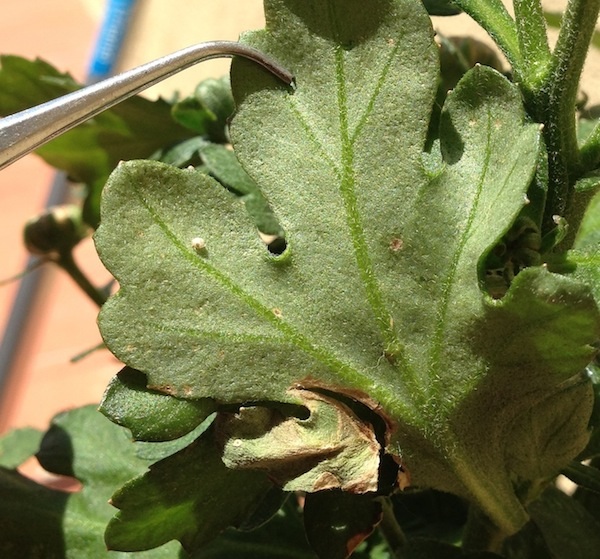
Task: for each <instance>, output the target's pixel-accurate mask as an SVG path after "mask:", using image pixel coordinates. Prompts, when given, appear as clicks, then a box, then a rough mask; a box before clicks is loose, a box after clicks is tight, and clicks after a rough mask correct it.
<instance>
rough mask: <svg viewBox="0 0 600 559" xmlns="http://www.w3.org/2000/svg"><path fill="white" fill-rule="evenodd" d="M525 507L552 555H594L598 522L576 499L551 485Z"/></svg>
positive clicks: (565, 558) (593, 558)
mask: <svg viewBox="0 0 600 559" xmlns="http://www.w3.org/2000/svg"><path fill="white" fill-rule="evenodd" d="M528 510H529V512H530V514H531V517H532V519H533V521H534V522H535V523H536V525H537V526H538V528H539V529H540V531H541V532H542V534H543V536H544V539H545V540H546V544H547V545H548V548H549V549H550V551H551V553H552V556H553V557H554V558H555V559H572V558H574V557H577V559H597V557H598V550H599V549H600V523H598V522H597V521H596V520H595V519H594V518H593V517H592V516H591V515H590V514H589V513H588V512H587V511H586V510H585V508H583V507H582V506H581V504H579V503H578V502H577V501H576V500H575V499H572V498H571V497H569V496H567V495H565V494H564V493H562V492H561V491H559V490H558V489H555V488H552V487H551V488H548V489H546V491H544V493H543V494H542V495H541V497H540V498H538V499H536V500H535V501H533V502H532V503H531V504H530V505H529V507H528Z"/></svg>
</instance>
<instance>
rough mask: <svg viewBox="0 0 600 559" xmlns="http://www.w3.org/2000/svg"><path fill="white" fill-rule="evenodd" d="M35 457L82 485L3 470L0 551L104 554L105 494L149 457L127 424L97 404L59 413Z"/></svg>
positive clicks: (168, 553) (61, 556)
mask: <svg viewBox="0 0 600 559" xmlns="http://www.w3.org/2000/svg"><path fill="white" fill-rule="evenodd" d="M38 458H39V460H40V462H41V464H42V465H43V466H45V467H46V469H47V470H48V471H51V472H53V473H58V474H62V475H73V476H75V477H76V478H77V479H78V480H79V481H80V482H81V483H82V489H81V491H79V492H77V493H64V492H62V491H56V490H52V489H48V488H46V487H42V486H40V485H38V484H36V483H34V482H33V481H31V480H29V479H27V478H25V477H23V476H21V475H20V474H18V473H17V472H14V471H8V470H5V469H0V494H1V495H2V498H1V499H0V525H1V527H2V528H1V529H0V556H1V557H6V558H13V557H14V558H17V557H39V558H42V559H67V558H69V559H79V558H81V559H84V558H86V559H87V558H88V557H90V558H91V557H94V558H96V557H98V558H101V557H108V553H107V551H106V547H105V545H104V538H103V534H104V529H105V526H106V524H107V522H108V520H109V519H110V518H111V516H112V515H113V513H114V509H113V508H112V507H111V506H110V505H109V504H108V499H109V497H110V495H111V494H112V492H113V491H114V490H115V488H116V487H118V486H119V485H122V484H123V483H124V482H125V481H127V480H128V479H130V478H132V477H134V476H135V475H137V474H139V473H140V472H141V471H143V470H144V469H145V468H146V467H147V465H148V462H147V461H143V460H140V459H138V458H137V457H136V455H135V447H134V445H133V444H132V443H131V441H130V440H129V437H128V436H127V433H126V432H125V430H124V429H122V428H120V427H118V426H116V425H114V424H113V423H111V422H110V421H108V420H107V419H106V418H105V417H103V416H102V415H101V414H100V413H98V411H97V410H96V409H95V407H94V406H87V407H84V408H80V409H76V410H73V411H70V412H66V413H64V414H60V415H58V416H56V417H55V418H54V420H53V422H52V426H51V428H50V430H49V431H48V433H46V435H45V436H44V439H43V440H42V443H41V447H40V451H39V452H38ZM178 549H179V546H178V545H177V544H170V545H168V546H165V547H162V548H160V549H156V550H153V551H152V552H149V553H147V554H142V555H140V558H143V557H147V558H148V559H175V558H176V557H178Z"/></svg>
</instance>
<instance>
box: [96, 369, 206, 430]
mask: <svg viewBox="0 0 600 559" xmlns="http://www.w3.org/2000/svg"><path fill="white" fill-rule="evenodd" d="M100 411H101V412H102V413H103V414H104V415H105V416H106V417H108V418H109V419H110V420H111V421H113V422H114V423H117V424H118V425H122V426H124V427H128V428H129V429H130V430H131V433H132V435H133V437H134V439H136V440H139V441H170V440H173V439H177V438H179V437H182V436H183V435H185V434H187V433H189V432H190V431H192V430H193V429H195V428H196V427H197V426H198V425H200V423H202V422H203V421H204V420H205V419H206V418H207V417H208V416H209V415H210V414H211V413H213V412H214V411H215V406H214V405H213V404H212V402H211V401H210V400H181V399H178V398H173V397H172V396H167V395H165V394H163V393H161V392H153V391H151V390H148V389H147V388H146V375H144V373H142V372H141V371H136V370H135V369H131V368H130V367H124V368H123V369H122V370H121V371H120V372H119V373H118V374H117V376H115V377H114V378H113V379H112V381H111V382H110V384H109V385H108V388H107V389H106V392H105V394H104V398H103V400H102V402H101V404H100ZM154 416H156V417H160V418H161V421H160V422H157V421H156V419H155V417H154Z"/></svg>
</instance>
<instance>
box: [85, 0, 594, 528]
mask: <svg viewBox="0 0 600 559" xmlns="http://www.w3.org/2000/svg"><path fill="white" fill-rule="evenodd" d="M265 9H266V20H267V29H266V30H265V31H259V32H255V33H251V34H248V35H246V36H245V37H244V41H245V42H247V43H249V44H251V45H253V46H255V47H257V48H259V49H261V50H263V51H265V52H267V53H268V54H271V55H273V56H274V57H275V58H276V59H278V60H279V61H281V62H282V63H283V64H284V65H286V66H287V67H289V68H290V69H291V70H292V71H293V72H294V73H295V75H296V80H297V88H296V90H295V91H294V92H290V91H288V90H286V89H285V88H283V87H282V86H281V85H280V84H278V83H277V81H276V79H275V78H274V77H272V76H271V75H269V74H268V73H267V72H266V71H264V70H263V69H261V68H257V67H255V65H252V64H248V63H246V62H245V61H243V60H236V61H234V66H233V70H232V88H233V93H234V98H235V100H236V103H237V105H238V112H237V115H236V117H235V118H234V120H233V123H232V130H231V135H232V140H233V143H234V146H235V149H236V153H237V155H238V158H239V160H240V162H241V164H242V166H243V167H244V168H245V171H246V172H247V173H248V174H249V176H250V177H251V178H252V180H254V181H255V182H256V184H257V185H258V186H259V187H260V189H261V191H262V193H263V194H264V195H265V197H266V199H267V200H268V202H269V205H270V207H271V208H272V209H273V211H274V214H275V216H276V217H277V219H278V221H279V223H280V224H281V226H282V228H283V230H284V232H285V238H286V242H287V249H286V251H285V252H284V253H283V254H282V255H281V256H278V257H275V256H273V255H270V254H269V253H268V252H267V250H266V249H265V247H264V245H263V244H262V243H261V241H260V240H259V238H258V235H257V231H256V228H255V227H254V226H253V223H252V221H251V219H250V218H249V217H248V215H247V214H246V212H245V210H244V208H243V207H242V203H241V202H240V201H239V200H235V199H234V198H233V197H232V195H231V194H229V193H228V192H226V191H225V190H224V189H223V188H222V187H221V186H220V185H218V184H217V183H216V182H215V181H214V180H211V179H210V178H208V177H206V176H203V175H201V174H199V173H196V172H194V171H189V170H186V171H179V170H175V169H169V168H167V167H165V166H163V165H160V164H157V163H131V164H125V165H123V166H121V167H120V168H119V169H118V170H117V171H116V172H115V173H114V174H113V176H112V178H111V179H110V181H109V184H108V186H107V189H106V192H105V198H104V201H103V224H102V226H101V227H100V229H99V231H98V234H97V237H96V242H97V246H98V250H99V252H100V254H101V256H102V258H103V260H104V262H105V264H106V265H107V267H108V268H109V269H110V270H111V271H112V272H113V273H114V274H115V276H116V277H117V279H118V281H119V283H120V285H121V290H120V292H119V293H118V294H117V295H116V296H115V297H113V298H112V299H111V300H110V301H109V302H108V303H107V304H106V305H105V306H104V308H103V310H102V313H101V317H100V325H101V330H102V333H103V336H104V339H105V341H106V343H107V345H108V346H109V348H111V350H112V351H113V352H114V353H115V354H116V355H117V356H118V357H119V358H120V359H121V360H123V361H124V362H125V363H127V364H128V365H129V366H131V367H134V368H137V369H140V370H143V371H144V372H145V373H146V374H147V375H148V387H149V388H151V389H153V390H159V391H163V392H166V393H169V394H172V395H175V396H178V397H181V398H190V399H196V398H212V399H214V401H215V402H216V403H217V405H224V404H240V403H244V402H255V403H260V402H279V403H281V402H287V403H292V404H298V405H302V400H301V399H300V398H298V396H297V394H298V391H297V389H298V388H300V389H306V390H327V391H328V392H329V393H332V394H343V395H344V396H345V397H349V398H353V399H356V400H359V401H360V402H362V403H363V404H364V405H365V406H367V407H371V409H372V410H373V411H374V412H375V413H377V414H379V415H380V416H381V417H382V418H384V420H385V421H387V425H388V430H387V433H386V436H385V438H386V441H385V443H384V444H386V450H387V452H389V453H391V454H393V455H396V456H399V455H401V456H402V463H403V465H405V466H406V467H407V468H408V470H409V471H410V473H411V476H412V477H413V481H414V482H416V483H417V484H419V485H422V486H429V487H434V488H437V489H440V490H443V491H450V492H453V493H455V494H459V495H462V496H465V497H467V498H469V499H471V500H474V501H476V502H478V504H479V505H480V506H481V507H482V508H483V509H484V510H485V511H486V513H487V514H488V515H489V516H490V517H492V518H493V519H494V520H495V521H496V522H497V523H498V524H499V525H500V526H501V527H502V528H504V529H505V530H506V531H507V532H512V531H515V530H516V529H518V528H519V527H520V526H521V525H522V524H523V523H524V522H525V521H526V519H527V515H526V512H525V510H524V509H523V508H522V507H520V505H519V502H518V500H517V498H516V496H515V494H514V491H513V488H512V482H511V474H510V465H508V464H506V462H505V457H506V452H507V449H508V448H509V447H510V445H511V442H510V440H509V437H508V433H509V432H510V429H509V427H510V426H511V425H512V424H515V422H517V424H518V422H519V420H520V419H519V418H520V416H521V415H523V414H527V413H529V410H530V408H531V407H532V406H534V405H536V404H538V403H539V402H541V401H543V400H544V399H545V398H547V397H549V396H550V395H552V394H555V393H556V392H557V390H559V388H560V387H561V386H562V385H561V383H563V382H566V381H567V380H568V379H569V378H571V377H573V376H576V375H577V374H578V373H580V372H581V370H583V368H584V367H585V366H586V365H587V363H588V362H589V361H590V360H591V359H592V357H593V355H594V350H593V347H592V344H593V343H594V342H595V341H596V340H597V339H598V337H599V335H600V320H599V317H598V312H597V309H596V307H595V304H594V301H593V297H592V296H591V294H590V292H589V289H588V288H586V286H584V285H581V284H579V283H577V282H576V281H574V280H571V279H568V278H563V277H561V276H558V275H554V274H550V273H548V272H546V271H544V270H542V269H538V270H531V272H530V273H522V274H520V275H519V276H518V277H517V280H516V281H515V282H514V283H513V286H512V288H511V290H510V291H509V293H508V294H507V296H506V297H505V298H504V299H503V300H502V301H499V302H492V301H490V300H488V299H487V298H486V296H484V295H483V293H482V290H481V286H480V284H481V281H480V277H479V274H480V270H479V267H480V262H481V257H482V255H483V254H484V253H485V252H486V251H487V250H489V249H490V248H491V247H492V246H493V245H494V244H495V242H496V241H497V240H498V239H499V238H500V237H501V236H502V234H503V233H504V232H505V231H506V230H507V229H508V228H509V227H510V225H511V223H512V221H513V220H514V219H515V217H516V215H517V214H518V212H519V210H520V209H521V207H522V206H523V203H524V196H525V192H526V191H527V187H528V185H529V183H530V180H531V178H532V176H533V172H534V169H535V164H536V160H537V157H538V137H539V130H538V127H537V126H536V125H532V124H527V123H526V122H525V115H524V112H523V110H522V106H521V101H520V96H519V93H518V91H517V89H516V88H515V87H514V86H512V85H511V84H510V83H509V82H508V81H507V80H506V79H505V78H504V77H503V76H501V75H500V74H498V73H497V72H495V71H494V70H491V69H489V68H484V67H478V68H475V69H473V70H472V71H470V72H468V73H467V74H466V75H465V77H464V78H463V79H462V80H461V82H460V83H459V84H458V85H457V87H456V89H455V90H454V93H452V94H451V95H450V96H449V98H448V100H447V102H446V104H445V106H444V109H443V111H442V114H441V117H440V134H439V137H440V142H439V148H438V147H437V146H436V147H434V148H433V149H432V152H431V153H429V154H427V155H426V156H424V155H423V153H422V151H423V146H424V145H425V140H426V134H427V128H428V122H429V115H430V111H431V105H432V102H433V99H434V97H435V92H436V80H437V62H436V47H435V44H434V42H433V34H432V30H431V24H430V21H429V18H428V17H427V14H426V12H425V10H424V9H423V6H422V5H421V3H420V2H417V1H413V0H368V1H365V0H361V1H359V0H350V1H348V0H345V1H342V0H302V1H300V0H267V1H266V2H265ZM198 238H201V239H202V241H203V242H202V249H201V250H198V248H197V246H198V245H197V243H196V245H195V244H194V239H198ZM573 326H576V328H573ZM556 341H559V342H560V343H558V344H556V343H555V342H556ZM524 370H525V371H527V374H523V371H524ZM509 379H510V381H509ZM291 389H293V390H291ZM499 390H500V391H499ZM499 394H500V398H499V397H498V395H499ZM582 405H583V406H585V405H587V400H586V403H584V404H582ZM490 410H491V411H490ZM587 412H589V410H587ZM569 413H570V414H571V410H569ZM585 413H586V409H582V410H580V411H579V415H578V417H583V416H585ZM571 415H572V414H571ZM524 421H528V422H530V423H535V421H534V420H533V419H532V418H531V417H530V416H527V417H526V418H525V419H524ZM542 429H543V426H542ZM265 436H266V439H265V440H268V433H265ZM581 439H582V437H580V438H578V439H577V445H579V446H578V447H577V448H571V449H570V452H567V453H566V454H568V455H569V456H570V457H572V456H574V455H575V454H577V452H579V451H580V450H581V448H580V447H581V444H582V442H581ZM490 441H491V444H490ZM291 458H293V457H291ZM538 469H539V468H538ZM541 469H544V468H541ZM536 471H537V470H536ZM331 473H332V474H333V475H334V476H335V472H331Z"/></svg>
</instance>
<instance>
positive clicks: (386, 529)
mask: <svg viewBox="0 0 600 559" xmlns="http://www.w3.org/2000/svg"><path fill="white" fill-rule="evenodd" d="M381 508H382V511H383V517H382V519H381V523H380V524H379V531H380V532H381V535H382V536H383V539H384V540H385V541H386V543H387V544H388V547H389V549H390V553H391V554H392V557H395V559H402V557H404V548H405V546H406V536H405V535H404V532H403V530H402V528H401V527H400V524H398V521H397V520H396V515H395V514H394V507H393V505H392V503H391V501H390V498H389V497H384V498H383V499H382V501H381Z"/></svg>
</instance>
